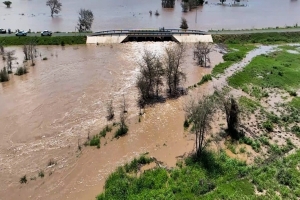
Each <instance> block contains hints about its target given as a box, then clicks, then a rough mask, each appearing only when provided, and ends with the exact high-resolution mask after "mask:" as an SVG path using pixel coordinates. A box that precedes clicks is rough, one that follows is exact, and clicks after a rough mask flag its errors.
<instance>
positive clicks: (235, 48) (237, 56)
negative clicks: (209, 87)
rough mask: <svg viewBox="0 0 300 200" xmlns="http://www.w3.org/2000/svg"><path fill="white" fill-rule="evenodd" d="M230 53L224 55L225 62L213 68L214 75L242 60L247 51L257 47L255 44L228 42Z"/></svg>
mask: <svg viewBox="0 0 300 200" xmlns="http://www.w3.org/2000/svg"><path fill="white" fill-rule="evenodd" d="M227 48H228V51H229V52H228V53H227V54H225V55H224V56H223V60H224V62H222V63H220V64H218V65H216V66H215V67H214V68H213V70H212V75H213V76H215V77H216V76H217V75H219V74H222V73H224V71H225V70H226V69H227V68H228V67H230V66H231V65H232V64H234V63H236V62H239V61H241V60H242V59H243V58H245V56H246V55H247V53H248V52H249V51H251V50H253V49H255V46H254V45H243V44H242V45H241V44H227Z"/></svg>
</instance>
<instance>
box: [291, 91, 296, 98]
mask: <svg viewBox="0 0 300 200" xmlns="http://www.w3.org/2000/svg"><path fill="white" fill-rule="evenodd" d="M289 94H290V95H291V96H293V97H296V96H297V92H295V91H289Z"/></svg>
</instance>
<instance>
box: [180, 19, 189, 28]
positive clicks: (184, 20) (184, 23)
mask: <svg viewBox="0 0 300 200" xmlns="http://www.w3.org/2000/svg"><path fill="white" fill-rule="evenodd" d="M180 28H181V29H188V28H189V26H188V24H187V21H186V19H185V18H183V17H182V18H181V24H180Z"/></svg>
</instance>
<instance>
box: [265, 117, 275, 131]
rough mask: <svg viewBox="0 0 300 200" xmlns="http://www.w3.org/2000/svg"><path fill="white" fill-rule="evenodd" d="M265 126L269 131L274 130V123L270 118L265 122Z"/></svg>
mask: <svg viewBox="0 0 300 200" xmlns="http://www.w3.org/2000/svg"><path fill="white" fill-rule="evenodd" d="M263 127H264V129H266V130H267V131H269V132H272V131H273V124H272V122H270V121H269V120H268V121H266V122H264V123H263Z"/></svg>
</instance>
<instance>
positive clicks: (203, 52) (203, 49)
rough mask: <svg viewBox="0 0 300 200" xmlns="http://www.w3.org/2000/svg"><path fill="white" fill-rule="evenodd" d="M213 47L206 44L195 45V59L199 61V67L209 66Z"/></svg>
mask: <svg viewBox="0 0 300 200" xmlns="http://www.w3.org/2000/svg"><path fill="white" fill-rule="evenodd" d="M212 47H213V45H212V44H211V43H206V42H198V43H196V44H195V49H194V58H196V59H197V63H198V65H201V66H204V67H206V66H207V63H210V58H209V53H210V52H211V51H212Z"/></svg>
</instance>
